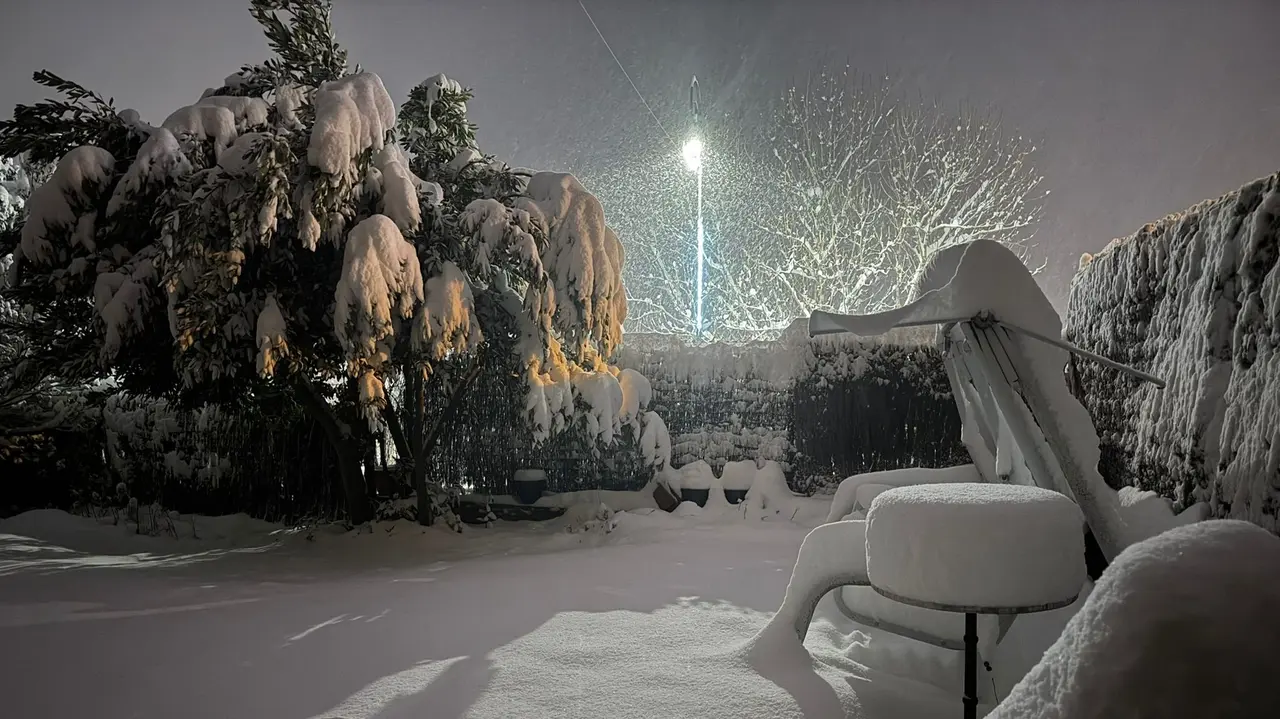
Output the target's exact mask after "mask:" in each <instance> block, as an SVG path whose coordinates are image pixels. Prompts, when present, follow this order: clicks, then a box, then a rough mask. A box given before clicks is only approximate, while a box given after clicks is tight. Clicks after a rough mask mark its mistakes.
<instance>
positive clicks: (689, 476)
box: [677, 459, 716, 490]
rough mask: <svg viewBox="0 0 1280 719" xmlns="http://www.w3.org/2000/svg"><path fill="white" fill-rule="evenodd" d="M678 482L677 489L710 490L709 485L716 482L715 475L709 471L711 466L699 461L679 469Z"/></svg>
mask: <svg viewBox="0 0 1280 719" xmlns="http://www.w3.org/2000/svg"><path fill="white" fill-rule="evenodd" d="M678 481H679V487H677V489H695V490H700V489H711V485H712V484H714V483H715V481H716V473H715V472H714V471H713V470H712V469H711V465H709V464H707V463H706V462H704V461H703V460H701V459H700V460H698V461H696V462H693V463H690V464H686V465H685V466H683V467H681V468H680V479H679V480H678Z"/></svg>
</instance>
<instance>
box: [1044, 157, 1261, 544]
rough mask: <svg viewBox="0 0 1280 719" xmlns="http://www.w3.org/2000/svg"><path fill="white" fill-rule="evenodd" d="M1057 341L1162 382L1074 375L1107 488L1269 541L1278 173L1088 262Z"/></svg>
mask: <svg viewBox="0 0 1280 719" xmlns="http://www.w3.org/2000/svg"><path fill="white" fill-rule="evenodd" d="M1065 329H1066V334H1067V338H1068V339H1070V340H1071V341H1072V342H1075V343H1076V344H1079V345H1080V346H1081V347H1084V348H1086V349H1089V350H1092V351H1094V352H1097V353H1099V354H1102V355H1104V356H1106V357H1109V358H1111V359H1114V360H1117V361H1119V362H1123V363H1125V364H1129V365H1132V366H1134V367H1137V368H1139V369H1142V370H1145V371H1147V372H1150V373H1152V374H1155V375H1157V376H1159V377H1161V378H1164V379H1165V380H1166V381H1167V382H1168V386H1167V387H1166V388H1165V389H1163V390H1160V389H1157V388H1156V387H1154V386H1152V385H1150V384H1145V383H1139V382H1138V381H1137V380H1133V379H1131V378H1128V377H1126V376H1122V375H1120V374H1119V373H1117V372H1115V371H1113V370H1109V369H1106V368H1104V367H1101V366H1099V365H1097V364H1094V363H1090V362H1081V363H1077V372H1078V379H1079V386H1080V396H1081V399H1082V400H1083V402H1084V404H1085V406H1086V407H1088V409H1089V411H1090V413H1091V414H1092V415H1093V418H1094V423H1095V425H1096V426H1097V428H1098V434H1099V436H1100V437H1101V444H1102V462H1101V469H1102V471H1103V475H1104V476H1105V477H1106V478H1107V481H1108V482H1109V483H1111V484H1112V485H1113V486H1116V487H1118V486H1122V485H1125V484H1136V485H1137V486H1139V487H1141V488H1142V489H1151V490H1155V491H1157V492H1159V493H1160V494H1162V495H1164V496H1166V497H1169V498H1170V499H1173V500H1174V501H1175V502H1177V503H1179V504H1181V505H1186V504H1189V503H1191V502H1194V501H1206V502H1208V503H1209V504H1210V506H1211V507H1212V511H1213V513H1214V515H1215V516H1218V517H1231V518H1236V519H1245V520H1248V521H1251V522H1255V523H1257V524H1259V525H1261V526H1263V527H1264V528H1267V529H1270V530H1271V531H1280V340H1278V339H1277V338H1280V174H1276V175H1271V176H1269V177H1265V178H1262V179H1260V180H1257V181H1255V182H1252V183H1249V184H1248V185H1246V186H1244V187H1243V188H1241V189H1240V190H1238V191H1236V192H1232V193H1230V194H1228V195H1225V196H1223V197H1221V198H1219V199H1217V200H1213V201H1209V202H1205V203H1202V204H1199V205H1197V206H1195V207H1192V208H1190V209H1188V210H1186V211H1184V212H1181V213H1178V214H1175V215H1171V216H1169V217H1166V218H1165V219H1163V220H1161V221H1159V222H1156V223H1152V224H1149V225H1147V226H1146V227H1144V228H1142V229H1141V230H1140V231H1138V232H1137V233H1135V234H1133V235H1131V236H1129V237H1126V238H1123V239H1118V240H1115V241H1113V242H1112V243H1111V244H1110V245H1108V247H1107V248H1106V249H1105V250H1103V251H1102V252H1101V253H1099V254H1098V255H1096V256H1092V257H1091V256H1088V255H1086V256H1085V257H1084V258H1082V261H1081V269H1080V271H1079V273H1077V275H1076V277H1075V280H1074V282H1073V283H1072V288H1071V299H1070V304H1069V307H1068V311H1067V318H1066V322H1065Z"/></svg>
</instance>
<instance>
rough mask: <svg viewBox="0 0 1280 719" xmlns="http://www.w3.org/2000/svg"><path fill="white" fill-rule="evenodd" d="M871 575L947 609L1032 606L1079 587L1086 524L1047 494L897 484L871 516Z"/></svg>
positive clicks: (901, 593) (879, 584)
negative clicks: (947, 607)
mask: <svg viewBox="0 0 1280 719" xmlns="http://www.w3.org/2000/svg"><path fill="white" fill-rule="evenodd" d="M867 574H868V576H869V577H870V579H871V583H872V585H874V586H875V587H876V588H877V589H879V590H884V591H885V592H888V593H891V594H892V595H896V596H898V597H902V598H904V599H907V600H911V601H916V602H926V603H933V604H944V605H948V606H952V607H982V608H999V607H1032V606H1039V605H1044V604H1057V603H1060V602H1063V601H1067V600H1072V599H1074V598H1075V597H1076V596H1077V595H1078V594H1079V593H1080V588H1081V587H1083V586H1084V583H1085V579H1086V574H1085V566H1084V519H1083V517H1082V516H1081V514H1080V510H1079V508H1077V507H1076V505H1075V503H1073V502H1072V501H1071V500H1070V499H1067V498H1066V497H1064V496H1062V495H1061V494H1058V493H1057V492H1054V491H1052V490H1048V489H1040V488H1038V487H1026V486H1020V485H1002V484H940V485H919V486H914V487H901V488H896V489H892V490H889V491H887V492H885V493H884V494H881V495H880V496H879V497H877V498H876V500H875V502H873V503H872V505H871V509H870V511H869V512H868V513H867Z"/></svg>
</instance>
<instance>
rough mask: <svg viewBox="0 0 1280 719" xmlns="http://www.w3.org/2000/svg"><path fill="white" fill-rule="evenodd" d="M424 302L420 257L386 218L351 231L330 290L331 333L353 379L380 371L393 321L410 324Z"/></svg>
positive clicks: (388, 350) (373, 218)
mask: <svg viewBox="0 0 1280 719" xmlns="http://www.w3.org/2000/svg"><path fill="white" fill-rule="evenodd" d="M422 301H423V286H422V271H421V267H420V265H419V263H418V253H417V251H416V250H414V248H413V245H411V244H409V243H408V242H406V241H405V240H404V237H403V236H402V235H401V234H400V230H399V228H397V227H396V224H395V223H394V222H392V221H391V219H390V218H388V217H387V216H386V215H373V216H371V217H368V218H366V219H364V220H362V221H361V222H360V224H358V225H356V226H355V227H353V228H351V232H350V234H349V235H348V236H347V242H346V247H345V248H344V250H343V254H342V275H341V277H340V278H339V280H338V286H337V288H336V289H335V290H334V307H333V329H334V332H335V333H336V334H337V336H338V341H339V342H340V343H341V344H342V349H343V351H344V352H345V353H346V355H347V361H348V363H349V368H350V370H351V372H352V374H355V373H356V371H357V368H358V367H360V366H361V365H364V366H366V367H369V368H377V367H379V366H380V365H381V364H382V363H383V362H384V361H386V360H387V358H388V357H389V356H390V353H391V339H392V337H393V335H394V334H395V324H396V323H395V319H396V318H397V317H398V318H400V319H408V318H410V317H412V316H413V314H414V309H415V308H416V307H417V305H418V304H419V303H421V302H422Z"/></svg>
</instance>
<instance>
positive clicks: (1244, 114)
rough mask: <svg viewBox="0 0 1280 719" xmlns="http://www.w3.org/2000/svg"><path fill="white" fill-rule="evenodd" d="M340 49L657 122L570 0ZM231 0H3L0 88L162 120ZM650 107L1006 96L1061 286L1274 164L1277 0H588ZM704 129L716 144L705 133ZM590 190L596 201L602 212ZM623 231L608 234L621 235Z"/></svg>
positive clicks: (409, 22)
mask: <svg viewBox="0 0 1280 719" xmlns="http://www.w3.org/2000/svg"><path fill="white" fill-rule="evenodd" d="M335 5H336V6H337V7H336V8H335V24H336V26H337V31H338V36H339V40H340V41H341V42H342V43H343V44H344V45H345V46H346V47H347V48H348V49H349V50H350V53H351V59H352V61H354V62H359V63H361V64H362V65H363V66H364V67H365V68H366V69H369V70H372V71H374V72H377V73H378V74H380V75H381V76H382V78H383V79H384V81H385V82H386V84H387V87H388V89H389V90H390V91H391V92H392V94H393V96H395V97H396V98H397V100H400V99H403V97H404V96H405V95H406V94H407V92H408V90H409V88H410V87H411V86H412V85H414V84H415V83H417V82H419V81H420V80H422V79H424V78H426V77H427V76H429V75H432V74H435V73H437V72H444V73H446V74H448V75H450V76H451V77H454V78H456V79H458V80H459V81H460V82H462V83H463V84H464V85H467V86H470V87H472V88H474V89H475V91H476V95H477V97H476V100H475V101H474V102H473V103H472V105H471V116H472V119H473V121H475V122H477V123H478V124H479V126H480V132H479V137H480V142H481V147H482V149H483V150H484V151H485V152H488V153H493V154H496V155H498V156H499V157H500V158H502V159H504V160H506V161H508V162H510V163H512V164H514V165H525V166H530V167H535V168H539V169H567V170H571V171H585V170H587V169H588V168H590V169H591V170H592V171H593V173H592V174H596V175H599V174H600V172H601V170H600V168H607V167H608V166H609V162H610V159H611V157H612V156H613V155H614V153H615V152H616V151H617V149H618V148H619V147H636V146H637V145H638V144H640V145H642V144H645V143H654V144H657V143H662V142H665V140H664V138H663V136H662V133H661V131H660V130H658V128H657V126H656V124H655V123H654V121H653V120H652V118H650V117H649V115H648V113H647V112H646V111H645V109H644V107H643V106H642V105H641V104H640V102H639V100H638V99H636V97H635V94H634V93H633V91H632V90H631V88H630V86H628V85H627V83H626V80H625V79H624V78H623V77H622V75H621V73H620V72H619V70H618V68H617V67H616V66H615V65H614V62H613V59H612V58H611V57H610V56H609V54H608V52H607V51H606V50H605V48H604V46H603V45H602V44H601V43H600V40H599V39H598V38H597V37H596V34H595V31H594V30H593V29H592V28H591V25H590V23H589V22H588V21H587V18H586V17H585V16H584V14H583V12H582V10H581V9H580V8H579V6H578V3H577V1H576V0H501V1H492V0H491V1H487V2H481V1H473V0H429V1H426V0H420V1H419V2H411V1H410V0H398V1H379V0H359V2H356V1H355V0H347V1H345V2H344V1H343V0H338V2H336V3H335ZM246 7H247V3H246V2H242V1H241V0H203V1H201V2H193V1H191V0H109V1H107V2H102V1H98V0H79V1H75V0H39V1H38V2H14V1H12V0H11V1H10V2H6V3H5V8H4V11H3V13H4V14H3V17H4V22H3V24H2V25H0V47H2V48H3V49H2V51H0V52H3V61H2V62H0V103H3V104H4V105H5V106H6V107H5V110H4V111H5V113H6V114H8V112H9V111H10V110H9V108H10V107H11V106H12V105H13V104H14V103H17V102H31V101H34V100H37V99H40V98H41V97H43V93H42V88H39V87H37V86H36V85H35V84H34V83H32V82H31V81H30V76H31V73H32V71H33V70H36V69H39V68H48V69H50V70H52V71H54V72H56V73H58V74H61V75H63V76H65V77H68V78H69V79H73V80H76V81H78V82H81V83H83V84H85V85H87V86H89V87H90V88H93V89H95V90H97V91H99V92H101V93H103V94H105V95H109V96H113V97H114V98H115V99H116V104H117V106H119V107H134V108H136V109H138V110H139V111H141V112H142V114H143V117H144V118H146V119H149V120H150V121H151V122H153V123H158V122H160V121H161V120H162V119H164V117H165V116H166V115H167V114H168V113H169V112H170V111H171V110H173V109H176V108H177V107H180V106H182V105H186V104H189V103H191V102H194V101H195V100H196V99H198V98H199V96H200V92H201V91H202V90H203V89H204V88H205V87H207V86H215V85H219V84H221V80H222V78H223V77H225V76H226V75H228V74H229V73H231V72H233V71H235V70H236V69H237V68H238V67H239V65H240V64H242V63H247V62H255V61H259V60H262V59H264V58H265V57H266V56H267V48H266V43H265V41H264V40H263V38H262V35H261V33H260V32H259V31H258V28H257V26H256V24H255V23H254V22H253V20H252V19H251V18H250V17H249V15H248V12H247V10H246ZM587 8H588V9H589V10H590V11H591V13H592V15H593V16H594V18H595V20H596V22H597V23H598V24H599V26H600V29H601V30H602V31H603V33H604V34H605V37H606V38H607V39H608V40H609V42H610V43H611V44H612V46H613V48H614V50H615V51H616V52H617V53H618V56H619V57H620V58H621V60H622V62H623V64H624V65H625V66H626V67H627V70H628V71H629V72H630V73H631V75H632V77H633V78H634V80H635V81H636V83H637V85H638V86H639V87H640V89H641V90H642V91H643V92H644V93H645V95H646V96H647V98H648V99H649V102H650V103H651V104H652V105H653V106H654V109H655V110H656V111H657V114H658V116H659V118H660V119H661V120H662V122H663V124H664V125H666V126H667V128H668V130H669V131H671V132H672V134H674V135H677V136H679V135H683V134H684V132H685V128H686V122H687V118H686V114H687V112H686V106H687V87H688V83H689V77H690V75H693V74H696V75H698V77H699V80H700V82H701V85H702V91H703V96H704V104H707V105H709V106H711V107H713V108H715V110H717V111H723V112H725V113H730V114H734V115H736V116H738V117H743V118H747V119H748V120H749V118H751V117H752V116H755V115H759V114H760V113H761V112H762V110H763V105H764V101H765V100H767V99H768V98H769V97H770V96H772V95H773V94H776V92H778V91H780V90H781V89H782V88H784V87H785V86H786V85H788V84H790V83H792V82H794V81H796V80H797V79H801V80H802V79H803V77H804V75H805V74H806V73H807V72H809V71H810V70H814V69H817V68H818V67H820V66H821V65H822V64H824V63H826V64H836V65H842V64H845V63H846V62H847V63H848V64H849V65H851V66H852V67H853V68H854V69H855V70H858V71H863V72H867V73H870V74H874V75H887V76H889V77H890V78H891V79H892V80H893V81H894V82H895V83H897V84H898V85H899V86H900V87H903V88H908V89H910V90H912V91H915V92H919V93H922V94H923V95H925V96H927V97H936V98H938V99H939V100H940V101H941V102H942V103H944V104H947V105H951V106H954V105H955V104H956V103H960V102H968V103H972V104H975V105H979V106H992V107H995V108H997V109H998V110H999V111H1001V113H1002V115H1003V120H1004V123H1005V124H1006V126H1012V127H1016V128H1018V130H1019V131H1020V132H1021V133H1022V134H1023V135H1025V136H1026V137H1029V138H1034V140H1035V142H1036V143H1037V144H1038V146H1039V148H1040V149H1039V151H1038V152H1037V153H1036V155H1037V157H1038V160H1037V166H1038V168H1039V170H1040V171H1041V173H1042V174H1044V176H1045V178H1046V186H1047V187H1048V188H1049V189H1050V190H1051V193H1052V194H1051V195H1050V196H1049V198H1048V200H1047V204H1046V212H1045V214H1046V218H1045V221H1044V222H1043V223H1041V226H1040V229H1039V232H1038V237H1039V242H1040V245H1041V248H1042V251H1043V253H1044V256H1045V257H1046V258H1047V259H1048V261H1049V268H1048V270H1047V272H1046V273H1045V274H1044V275H1042V280H1043V281H1044V284H1045V286H1046V289H1047V290H1048V292H1049V294H1050V296H1051V297H1052V298H1053V299H1054V300H1055V301H1056V302H1061V301H1062V300H1063V298H1064V295H1065V291H1066V287H1067V283H1068V282H1069V279H1070V275H1071V273H1072V272H1073V271H1074V269H1075V266H1076V260H1077V258H1078V257H1079V255H1080V253H1081V252H1084V251H1094V250H1097V249H1100V248H1101V247H1103V246H1104V245H1105V244H1106V243H1107V242H1108V241H1109V240H1110V239H1111V238H1112V237H1115V236H1118V235H1123V234H1128V233H1129V232H1132V231H1134V230H1136V229H1137V228H1139V227H1140V226H1141V225H1142V224H1144V223H1145V222H1147V221H1150V220H1155V219H1158V218H1159V217H1161V216H1163V215H1164V214H1167V213H1169V212H1173V211H1176V210H1179V209H1182V208H1184V207H1186V206H1188V205H1190V204H1193V203H1195V202H1197V201H1199V200H1201V199H1205V198H1209V197H1215V196H1217V195H1220V194H1222V193H1224V192H1227V191H1230V190H1232V189H1234V188H1236V187H1237V186H1239V185H1241V184H1242V183H1244V182H1246V181H1248V180H1250V179H1253V178H1255V177H1257V176H1260V175H1263V174H1267V173H1269V172H1272V171H1275V170H1277V169H1280V45H1278V44H1277V35H1276V29H1277V28H1280V2H1277V1H1276V0H1252V1H1249V0H1216V1H1215V2H1204V1H1197V0H1098V1H1092V0H1054V1H1037V2H1014V1H1012V0H964V1H963V2H960V1H957V0H934V1H925V0H894V1H893V2H889V1H887V0H881V1H880V2H835V1H834V0H827V1H826V2H803V1H799V0H797V1H794V2H786V3H781V2H778V3H768V2H752V1H750V0H744V1H738V2H734V1H730V0H698V1H696V2H695V1H694V0H685V1H684V2H640V1H639V0H590V2H587ZM709 151H714V148H709ZM607 211H608V207H606V212H607ZM622 239H623V242H624V243H625V242H626V239H627V238H626V237H623V238H622Z"/></svg>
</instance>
